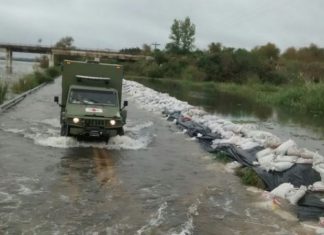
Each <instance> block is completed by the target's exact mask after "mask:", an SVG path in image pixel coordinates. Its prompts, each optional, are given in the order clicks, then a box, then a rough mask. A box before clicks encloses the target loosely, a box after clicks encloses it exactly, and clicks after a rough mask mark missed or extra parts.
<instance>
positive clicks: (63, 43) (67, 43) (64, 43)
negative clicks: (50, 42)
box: [55, 36, 75, 49]
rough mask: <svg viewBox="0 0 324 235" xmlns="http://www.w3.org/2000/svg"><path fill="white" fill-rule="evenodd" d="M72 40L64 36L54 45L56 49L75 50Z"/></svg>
mask: <svg viewBox="0 0 324 235" xmlns="http://www.w3.org/2000/svg"><path fill="white" fill-rule="evenodd" d="M73 42H74V39H73V38H72V37H71V36H66V37H63V38H61V39H60V40H59V41H58V42H57V43H55V47H56V48H61V49H73V48H75V47H74V46H73Z"/></svg>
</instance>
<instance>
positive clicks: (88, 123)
mask: <svg viewBox="0 0 324 235" xmlns="http://www.w3.org/2000/svg"><path fill="white" fill-rule="evenodd" d="M85 124H86V126H94V127H104V126H105V121H104V120H98V119H86V120H85Z"/></svg>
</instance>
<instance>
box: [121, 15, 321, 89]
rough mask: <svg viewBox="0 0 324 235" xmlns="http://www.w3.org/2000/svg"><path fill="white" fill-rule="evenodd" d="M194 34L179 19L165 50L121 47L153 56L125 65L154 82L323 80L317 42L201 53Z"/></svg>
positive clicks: (218, 45)
mask: <svg viewBox="0 0 324 235" xmlns="http://www.w3.org/2000/svg"><path fill="white" fill-rule="evenodd" d="M195 30H196V27H195V25H194V24H193V23H192V22H191V21H190V18H189V17H187V18H185V19H184V20H178V19H175V20H174V22H173V24H172V26H171V28H170V31H171V33H170V36H169V39H170V42H169V43H167V44H166V46H165V48H164V49H161V50H159V49H155V50H153V49H152V48H151V46H150V45H147V44H144V45H143V46H142V48H139V47H136V48H125V49H122V50H121V52H124V53H130V54H143V55H148V56H151V58H152V59H151V60H146V61H138V62H136V63H126V64H125V67H126V72H128V73H129V74H132V75H139V76H148V77H154V78H178V79H189V80H197V81H216V82H236V83H244V82H247V81H252V82H261V83H272V84H278V85H279V84H283V83H296V82H297V83H298V82H321V81H324V49H323V48H319V47H318V46H316V45H315V44H311V45H309V46H308V47H303V48H294V47H290V48H288V49H286V50H285V51H284V52H281V51H280V49H279V48H278V47H277V46H276V45H275V44H273V43H270V42H269V43H267V44H265V45H262V46H257V47H255V48H253V49H252V50H247V49H243V48H238V49H237V48H233V47H226V46H224V45H222V44H221V43H217V42H212V43H210V44H209V46H208V49H206V50H200V49H198V48H196V47H195V46H194V41H195Z"/></svg>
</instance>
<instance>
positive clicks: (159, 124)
mask: <svg viewBox="0 0 324 235" xmlns="http://www.w3.org/2000/svg"><path fill="white" fill-rule="evenodd" d="M59 86H60V79H58V80H56V81H55V83H54V84H51V85H48V86H46V87H44V88H42V89H41V90H39V91H38V92H37V93H35V94H33V95H31V96H29V97H27V98H26V99H25V100H24V101H23V102H21V103H20V104H19V105H17V106H16V107H15V108H13V109H11V110H10V111H8V112H6V113H4V114H1V115H0V149H1V153H0V234H183V235H185V234H252V233H254V234H300V233H304V230H303V228H302V226H301V225H300V224H299V223H298V222H296V218H294V216H293V215H294V214H295V213H294V212H293V210H292V208H289V206H288V205H285V204H284V203H283V204H282V205H281V208H279V207H278V206H276V205H275V204H273V203H272V200H270V199H267V195H264V194H263V193H261V192H255V190H250V189H248V188H246V187H244V186H242V185H241V183H240V182H239V179H238V178H237V177H235V176H234V175H233V174H232V173H228V172H227V171H226V170H225V167H224V165H222V164H220V163H217V162H215V161H213V160H212V158H211V156H209V155H208V154H207V153H206V152H204V151H203V150H202V149H201V148H200V147H199V145H198V144H197V143H196V142H195V141H194V140H191V139H189V138H188V137H187V136H185V135H184V134H183V133H181V132H179V130H177V129H176V128H175V127H174V125H173V124H172V123H169V122H167V121H166V120H164V119H163V118H161V117H160V116H159V115H156V114H152V113H148V112H146V111H143V110H140V109H139V108H137V107H136V106H135V104H134V102H133V101H132V100H129V103H130V106H129V108H128V115H129V122H128V124H127V126H126V132H125V136H123V137H116V138H112V139H111V141H110V143H109V144H108V145H106V144H104V143H89V142H81V143H80V142H77V141H75V140H74V139H71V138H66V137H60V136H59V108H58V106H57V105H56V104H55V103H53V101H52V100H53V96H54V95H57V94H59ZM283 209H285V210H283ZM289 212H291V214H290V213H289Z"/></svg>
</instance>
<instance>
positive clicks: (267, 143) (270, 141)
mask: <svg viewBox="0 0 324 235" xmlns="http://www.w3.org/2000/svg"><path fill="white" fill-rule="evenodd" d="M280 144H281V140H280V138H279V137H277V136H275V135H272V136H267V137H266V139H265V140H264V141H263V146H264V147H266V148H277V147H278V146H279V145H280Z"/></svg>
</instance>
